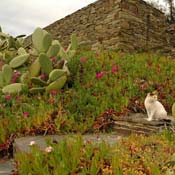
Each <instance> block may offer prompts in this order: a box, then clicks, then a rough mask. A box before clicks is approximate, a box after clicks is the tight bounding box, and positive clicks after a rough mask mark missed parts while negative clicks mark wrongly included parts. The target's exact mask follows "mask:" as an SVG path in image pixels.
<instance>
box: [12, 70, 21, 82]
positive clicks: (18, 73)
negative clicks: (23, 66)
mask: <svg viewBox="0 0 175 175" xmlns="http://www.w3.org/2000/svg"><path fill="white" fill-rule="evenodd" d="M20 76H21V73H20V72H18V71H16V70H15V71H14V72H13V74H12V83H16V82H17V79H18V78H19V77H20Z"/></svg>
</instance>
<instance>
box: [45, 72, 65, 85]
mask: <svg viewBox="0 0 175 175" xmlns="http://www.w3.org/2000/svg"><path fill="white" fill-rule="evenodd" d="M65 74H66V71H65V70H62V69H54V70H53V71H52V72H50V74H49V80H48V82H49V83H50V82H53V81H55V80H57V79H58V78H60V77H61V76H63V75H65Z"/></svg>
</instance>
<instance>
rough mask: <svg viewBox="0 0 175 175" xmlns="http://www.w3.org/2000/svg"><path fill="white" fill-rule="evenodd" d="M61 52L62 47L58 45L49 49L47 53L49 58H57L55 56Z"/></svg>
mask: <svg viewBox="0 0 175 175" xmlns="http://www.w3.org/2000/svg"><path fill="white" fill-rule="evenodd" d="M59 50H60V46H59V45H58V44H52V45H51V46H50V47H49V50H48V51H47V56H48V57H50V58H51V57H55V56H57V54H58V52H59Z"/></svg>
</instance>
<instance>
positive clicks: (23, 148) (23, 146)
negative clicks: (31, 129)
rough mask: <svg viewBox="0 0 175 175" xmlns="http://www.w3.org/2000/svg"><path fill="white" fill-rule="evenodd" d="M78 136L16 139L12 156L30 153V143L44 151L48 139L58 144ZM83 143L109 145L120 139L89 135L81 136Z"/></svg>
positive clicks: (115, 136)
mask: <svg viewBox="0 0 175 175" xmlns="http://www.w3.org/2000/svg"><path fill="white" fill-rule="evenodd" d="M77 137H78V135H76V134H73V135H47V136H28V137H22V138H17V139H15V141H14V144H13V150H14V154H15V153H17V152H27V153H29V152H30V143H31V142H34V143H35V144H36V145H38V146H39V148H40V149H43V150H44V149H45V148H46V147H47V144H46V141H47V140H48V139H49V140H51V141H53V142H57V143H58V144H59V142H60V141H62V140H64V139H66V138H71V139H76V138H77ZM82 138H83V140H84V142H92V143H100V142H102V141H105V142H107V143H109V144H114V143H116V142H117V141H118V140H119V139H120V138H121V137H120V136H118V135H116V134H89V135H82Z"/></svg>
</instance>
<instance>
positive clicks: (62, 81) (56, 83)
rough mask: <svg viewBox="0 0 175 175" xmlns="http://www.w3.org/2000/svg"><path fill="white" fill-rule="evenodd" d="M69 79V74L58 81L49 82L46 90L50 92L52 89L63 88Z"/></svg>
mask: <svg viewBox="0 0 175 175" xmlns="http://www.w3.org/2000/svg"><path fill="white" fill-rule="evenodd" d="M66 81H67V76H62V77H60V78H59V79H57V80H56V81H54V82H52V83H51V84H49V86H47V87H46V92H47V93H49V92H50V91H52V90H59V89H61V88H62V87H63V86H64V85H65V83H66Z"/></svg>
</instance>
